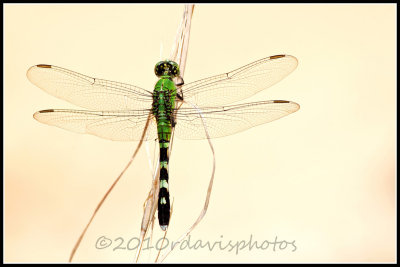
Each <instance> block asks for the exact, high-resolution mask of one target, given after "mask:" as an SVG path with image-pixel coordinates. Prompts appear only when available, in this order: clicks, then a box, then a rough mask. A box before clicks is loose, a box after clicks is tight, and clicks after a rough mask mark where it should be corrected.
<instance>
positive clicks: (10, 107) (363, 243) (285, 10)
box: [4, 4, 396, 262]
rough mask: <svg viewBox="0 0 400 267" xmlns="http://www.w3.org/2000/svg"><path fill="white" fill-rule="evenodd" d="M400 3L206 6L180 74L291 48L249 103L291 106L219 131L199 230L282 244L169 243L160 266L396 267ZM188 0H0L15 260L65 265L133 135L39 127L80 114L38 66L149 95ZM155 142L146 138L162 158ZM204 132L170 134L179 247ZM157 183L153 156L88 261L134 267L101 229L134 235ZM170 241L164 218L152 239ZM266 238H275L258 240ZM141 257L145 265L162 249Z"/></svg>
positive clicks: (127, 180)
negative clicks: (11, 0)
mask: <svg viewBox="0 0 400 267" xmlns="http://www.w3.org/2000/svg"><path fill="white" fill-rule="evenodd" d="M395 8H396V6H395V5H389V4H383V5H293V4H292V5H288V4H287V5H197V6H196V8H195V12H194V18H193V24H192V35H191V40H190V48H189V49H190V51H189V55H188V61H187V68H186V74H185V81H187V82H190V81H194V80H197V79H200V78H204V77H207V76H210V75H214V74H219V73H222V72H226V71H230V70H232V69H235V68H237V67H240V66H242V65H244V64H247V63H250V62H252V61H254V60H257V59H260V58H262V57H266V56H270V55H275V54H281V53H285V54H290V55H294V56H296V57H297V58H298V60H299V66H298V68H297V70H295V72H293V73H292V74H291V75H290V76H288V78H287V79H285V80H283V81H282V82H280V83H278V84H277V85H275V86H273V87H272V88H270V89H268V90H266V91H265V92H262V93H260V94H258V95H256V96H254V97H252V98H251V99H249V100H248V101H259V100H266V99H284V100H291V101H295V102H297V103H299V104H300V105H301V109H300V110H299V111H298V112H297V113H295V114H292V115H290V116H288V117H285V118H283V119H280V120H278V121H275V122H272V123H270V124H266V125H262V126H258V127H255V128H253V129H250V130H248V131H246V132H243V133H239V134H236V135H233V136H230V137H226V138H221V139H216V140H215V141H214V143H213V144H214V147H215V151H216V156H217V171H216V178H215V183H214V189H213V193H212V197H211V203H210V206H209V211H208V213H207V215H206V217H205V218H204V220H203V221H202V222H201V224H200V225H199V226H198V228H196V229H195V231H194V232H193V234H192V236H191V241H190V242H191V245H194V243H195V242H196V241H198V240H201V241H202V242H203V243H205V242H207V241H208V242H210V243H214V242H219V241H220V242H221V246H222V247H225V246H227V245H228V243H229V241H231V244H234V243H236V242H240V241H241V240H245V241H248V240H249V238H250V236H252V238H253V242H254V241H257V242H258V244H259V245H260V244H261V243H262V242H263V241H264V240H268V241H270V242H273V241H274V240H275V237H277V238H278V241H279V240H281V241H282V240H286V241H287V242H292V241H295V244H296V247H297V249H296V251H294V252H293V251H292V250H293V249H292V248H289V247H288V248H286V249H284V250H279V249H276V251H273V249H272V245H270V247H269V248H268V249H266V250H261V249H256V248H253V249H252V250H251V251H249V249H248V248H247V249H244V250H241V251H239V253H238V254H237V255H236V253H235V252H234V251H228V250H229V247H228V248H226V249H225V250H220V249H218V244H217V248H215V249H214V250H213V251H212V252H210V251H209V250H208V249H206V248H204V249H197V250H195V249H184V250H177V251H174V252H173V253H172V254H171V255H170V256H169V257H168V258H167V260H166V262H393V261H394V260H395V220H396V218H395V143H396V139H395V134H396V128H395V127H396V124H395V118H396V117H395V111H396V100H395V97H396V89H395V88H396V87H395V86H396V77H395V72H396V59H395V58H396V36H395V30H396V28H395V18H396V11H395ZM182 12H183V6H182V5H155V4H154V5H5V6H4V14H5V19H4V22H5V26H4V29H5V33H4V40H5V51H4V55H5V68H4V69H5V70H4V74H5V81H4V96H5V98H4V112H5V113H4V114H5V116H4V126H5V127H4V129H5V138H4V144H5V150H4V154H5V160H4V161H5V184H4V186H5V190H4V191H5V220H4V222H5V227H4V230H5V239H4V252H5V258H4V260H5V261H6V262H66V261H67V260H68V256H69V253H70V251H71V249H72V247H73V244H74V242H75V241H76V239H77V237H78V236H79V234H80V232H81V230H82V229H83V227H84V225H85V224H86V222H87V220H88V219H89V217H90V214H91V212H92V211H93V209H94V208H95V206H96V204H97V202H98V201H99V200H100V198H101V197H102V195H103V194H104V193H105V191H106V190H107V188H108V186H109V185H110V184H111V183H112V181H113V180H114V179H115V177H116V176H117V175H118V174H119V173H120V171H121V170H122V168H123V167H124V166H125V164H126V163H127V161H128V160H129V158H130V155H131V153H132V152H133V150H134V148H135V146H136V144H137V143H123V142H112V141H108V140H102V139H99V138H97V137H94V136H90V135H79V134H75V133H71V132H67V131H64V130H61V129H58V128H55V127H50V126H47V125H43V124H40V123H39V122H37V121H35V120H34V119H33V118H32V114H33V113H34V112H35V111H38V110H41V109H47V108H76V107H74V106H72V105H70V104H69V103H66V102H64V101H62V100H59V99H56V98H54V97H52V96H50V95H48V94H46V93H45V92H43V91H42V90H40V89H39V88H37V87H35V86H34V85H33V84H31V83H30V82H29V81H28V80H27V78H26V71H27V69H28V68H29V67H30V66H32V65H35V64H39V63H45V64H53V65H57V66H62V67H65V68H69V69H72V70H75V71H77V72H81V73H83V74H87V75H90V76H94V77H99V78H105V79H109V80H116V81H121V82H126V83H131V84H135V85H137V86H140V87H144V88H148V89H149V90H151V89H152V87H153V85H154V83H155V81H156V78H155V76H154V74H153V67H154V64H155V63H156V62H157V61H158V60H159V59H160V46H161V44H162V46H163V53H162V54H163V56H162V57H163V58H164V57H166V56H168V55H169V53H170V50H171V45H172V43H173V40H174V37H175V33H176V29H177V26H178V24H179V21H180V19H181V16H182ZM153 149H154V146H153V144H152V143H150V144H149V151H150V153H153ZM211 162H212V161H211V153H210V149H209V147H208V145H207V142H206V141H183V140H179V139H175V143H174V151H173V154H172V157H171V162H170V170H171V174H170V176H171V178H170V190H171V193H172V195H173V197H174V214H173V217H172V221H171V227H170V229H169V233H168V238H169V241H170V242H171V241H173V240H175V239H176V238H177V237H178V236H179V235H180V234H181V233H182V232H183V231H184V230H185V229H186V228H188V227H189V226H190V225H191V223H192V222H193V221H194V220H195V218H196V217H197V215H198V213H199V211H200V209H201V208H202V206H203V201H204V197H205V191H206V187H207V184H208V179H209V177H210V173H211ZM150 183H151V176H150V169H149V167H148V162H147V156H146V152H145V149H142V150H141V152H140V154H139V156H138V158H137V159H136V160H135V162H134V166H133V167H132V168H130V169H129V171H128V172H127V174H126V176H125V177H124V178H123V179H122V180H121V183H120V184H119V185H118V186H117V187H116V188H115V191H114V192H113V193H112V194H111V196H110V198H109V200H108V201H107V202H106V203H105V205H104V207H103V209H102V210H101V211H100V212H99V214H98V217H97V218H96V219H95V221H94V224H93V227H92V228H90V230H89V232H88V235H87V237H86V238H85V239H84V240H83V242H82V246H81V248H80V250H79V251H78V252H77V254H76V258H75V260H76V261H79V262H130V261H132V259H133V257H134V254H135V251H128V250H122V249H117V250H115V251H113V250H112V248H114V247H116V246H117V245H118V243H119V242H118V241H116V242H117V243H114V244H115V245H112V247H110V248H108V249H103V250H99V249H96V248H95V242H96V240H97V238H99V237H100V236H103V235H104V236H107V237H108V238H111V239H116V238H118V237H121V238H123V239H124V243H123V244H121V246H126V243H127V241H128V240H129V239H130V238H135V237H138V233H139V229H140V221H141V216H142V204H143V202H144V200H145V197H146V194H147V192H148V190H149V188H150ZM160 237H161V235H160V230H159V227H158V224H156V226H155V234H154V239H153V245H155V243H156V241H157V240H158V239H159V238H160ZM265 244H266V243H265ZM148 252H149V250H146V251H145V253H144V254H143V255H142V256H143V257H142V258H141V261H142V262H152V261H153V260H154V256H155V255H156V252H155V251H154V250H152V251H151V252H150V253H148Z"/></svg>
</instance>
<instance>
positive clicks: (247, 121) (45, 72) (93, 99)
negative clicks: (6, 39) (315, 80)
mask: <svg viewBox="0 0 400 267" xmlns="http://www.w3.org/2000/svg"><path fill="white" fill-rule="evenodd" d="M296 67H297V59H296V58H295V57H293V56H288V55H277V56H271V57H267V58H263V59H260V60H258V61H255V62H253V63H250V64H248V65H246V66H243V67H241V68H239V69H236V70H234V71H231V72H228V73H224V74H221V75H216V76H212V77H209V78H206V79H202V80H198V81H196V82H192V83H188V84H184V85H183V86H182V87H180V89H178V93H179V95H180V96H181V95H183V102H182V101H180V99H179V98H178V99H177V101H179V105H182V106H181V107H180V108H179V109H177V110H176V111H175V121H176V129H175V133H176V135H177V136H178V137H180V138H183V139H204V138H206V135H205V132H204V127H203V123H202V120H201V117H200V114H199V113H198V110H197V109H195V108H193V107H192V106H191V105H189V104H188V103H193V104H195V105H196V106H198V107H199V108H200V109H201V112H202V116H203V117H204V119H205V123H206V125H207V129H208V132H209V134H210V137H211V138H217V137H223V136H227V135H231V134H234V133H237V132H240V131H244V130H246V129H248V128H251V127H253V126H256V125H259V124H263V123H267V122H270V121H273V120H276V119H279V118H281V117H283V116H286V115H288V114H290V113H293V112H295V111H296V110H298V109H299V105H298V104H296V103H294V102H290V101H283V100H271V101H262V102H255V103H247V104H240V105H231V106H226V105H227V104H228V103H232V102H236V101H239V100H242V99H245V98H247V97H250V96H252V95H254V94H256V93H257V92H259V91H261V90H264V89H266V88H268V87H270V86H272V85H273V84H275V83H277V82H279V81H280V80H282V79H283V78H284V77H286V76H287V75H288V74H289V73H291V72H292V71H293V70H294V69H295V68H296ZM27 77H28V79H29V80H30V81H31V82H32V83H33V84H35V85H36V86H38V87H39V88H41V89H43V90H44V91H46V92H48V93H49V94H51V95H54V96H56V97H58V98H61V99H63V100H66V101H68V102H70V103H72V104H75V105H78V106H81V107H83V108H87V109H90V110H93V111H89V110H88V111H85V110H61V109H60V110H53V109H49V110H42V111H39V112H36V113H35V114H34V117H35V119H37V120H38V121H40V122H42V123H45V124H49V125H53V126H57V127H60V128H63V129H67V130H70V131H73V132H78V133H88V134H93V135H96V136H99V137H102V138H106V139H110V140H118V141H135V140H140V138H141V136H142V133H143V130H144V128H145V125H146V122H147V119H148V118H149V114H150V112H151V108H152V102H153V97H152V93H151V92H149V91H147V90H145V89H142V88H139V87H136V86H133V85H129V84H124V83H119V82H113V81H107V80H103V79H97V78H91V77H89V76H86V75H83V74H79V73H77V72H74V71H70V70H67V69H64V68H60V67H56V66H53V65H44V64H42V65H36V66H33V67H31V68H29V70H28V72H27ZM180 90H182V91H180ZM151 117H152V116H151ZM154 122H155V120H154V118H153V119H152V121H151V122H150V123H149V126H148V130H147V132H146V135H145V137H144V139H145V140H148V139H153V138H154V139H155V138H157V127H156V124H155V123H154Z"/></svg>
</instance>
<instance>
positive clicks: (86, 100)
mask: <svg viewBox="0 0 400 267" xmlns="http://www.w3.org/2000/svg"><path fill="white" fill-rule="evenodd" d="M27 77H28V79H29V80H30V81H31V82H32V83H33V84H35V85H36V86H38V87H39V88H41V89H43V90H44V91H46V92H47V93H49V94H51V95H53V96H55V97H58V98H60V99H63V100H66V101H68V102H70V103H72V104H74V105H77V106H80V107H83V108H87V109H91V110H130V109H131V110H132V109H134V110H137V109H146V108H149V107H150V106H151V103H152V93H151V92H149V91H147V90H145V89H142V88H139V87H136V86H133V85H129V84H124V83H119V82H113V81H107V80H103V79H97V78H91V77H89V76H86V75H83V74H80V73H77V72H74V71H71V70H67V69H64V68H60V67H57V66H53V65H36V66H32V67H31V68H29V70H28V72H27Z"/></svg>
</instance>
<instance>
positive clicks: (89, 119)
mask: <svg viewBox="0 0 400 267" xmlns="http://www.w3.org/2000/svg"><path fill="white" fill-rule="evenodd" d="M149 114H150V110H137V111H135V110H130V111H87V110H68V109H48V110H41V111H38V112H36V113H35V114H34V115H33V117H34V118H35V119H36V120H38V121H39V122H42V123H44V124H48V125H52V126H57V127H59V128H62V129H66V130H69V131H72V132H76V133H88V134H92V135H96V136H98V137H101V138H105V139H109V140H115V141H136V140H141V139H143V140H151V139H155V138H156V137H157V135H156V133H157V131H156V129H157V128H156V126H155V123H154V120H153V119H152V115H150V117H149ZM148 119H149V120H150V121H149V123H148V127H147V131H146V133H145V135H144V136H143V138H142V134H143V131H144V130H145V127H146V123H147V120H148Z"/></svg>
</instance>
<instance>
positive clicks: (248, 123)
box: [175, 100, 300, 139]
mask: <svg viewBox="0 0 400 267" xmlns="http://www.w3.org/2000/svg"><path fill="white" fill-rule="evenodd" d="M299 108H300V106H299V105H298V104H297V103H295V102H291V101H285V100H270V101H261V102H254V103H246V104H239V105H231V106H224V107H208V108H201V110H200V113H199V111H198V110H197V109H195V108H192V107H191V106H190V105H189V104H187V103H185V104H183V105H182V107H181V108H180V109H179V110H178V111H177V114H176V121H177V124H176V126H175V134H176V136H177V137H179V138H182V139H205V138H207V137H206V134H205V131H204V126H203V122H202V119H201V117H200V114H201V115H202V117H203V118H204V121H205V124H206V126H207V131H208V134H209V135H210V137H211V138H218V137H223V136H228V135H232V134H235V133H238V132H241V131H244V130H247V129H249V128H251V127H254V126H257V125H260V124H264V123H267V122H270V121H274V120H277V119H279V118H282V117H284V116H286V115H289V114H291V113H293V112H295V111H297V110H298V109H299Z"/></svg>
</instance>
